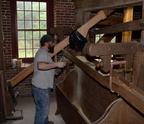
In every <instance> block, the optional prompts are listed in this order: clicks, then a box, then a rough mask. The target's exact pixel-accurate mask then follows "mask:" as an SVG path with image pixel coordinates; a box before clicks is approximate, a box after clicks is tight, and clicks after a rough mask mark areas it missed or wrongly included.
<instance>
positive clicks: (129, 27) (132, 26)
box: [94, 19, 144, 34]
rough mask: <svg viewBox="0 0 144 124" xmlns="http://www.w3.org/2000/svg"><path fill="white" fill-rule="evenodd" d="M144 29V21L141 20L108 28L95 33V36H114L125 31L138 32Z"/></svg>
mask: <svg viewBox="0 0 144 124" xmlns="http://www.w3.org/2000/svg"><path fill="white" fill-rule="evenodd" d="M143 29H144V19H139V20H135V21H131V22H127V23H121V24H117V25H113V26H107V27H105V28H101V29H99V30H96V31H94V33H95V34H103V33H106V34H112V33H119V32H123V31H137V30H143Z"/></svg>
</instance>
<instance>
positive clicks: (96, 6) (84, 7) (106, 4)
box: [74, 0, 143, 11]
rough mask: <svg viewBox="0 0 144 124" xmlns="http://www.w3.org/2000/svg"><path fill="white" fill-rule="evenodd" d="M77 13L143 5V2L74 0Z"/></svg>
mask: <svg viewBox="0 0 144 124" xmlns="http://www.w3.org/2000/svg"><path fill="white" fill-rule="evenodd" d="M74 1H75V6H76V11H98V10H103V9H110V8H113V9H115V8H124V7H128V6H136V5H142V1H143V0H89V1H87V0H74Z"/></svg>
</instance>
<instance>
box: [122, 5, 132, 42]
mask: <svg viewBox="0 0 144 124" xmlns="http://www.w3.org/2000/svg"><path fill="white" fill-rule="evenodd" d="M132 20H133V7H128V8H126V9H125V10H124V20H123V22H124V23H125V22H130V21H132ZM131 38H132V31H127V32H122V42H130V41H131Z"/></svg>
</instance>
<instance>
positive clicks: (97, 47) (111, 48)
mask: <svg viewBox="0 0 144 124" xmlns="http://www.w3.org/2000/svg"><path fill="white" fill-rule="evenodd" d="M136 46H137V43H97V44H95V43H90V44H88V43H87V44H86V45H85V46H84V48H83V52H84V53H85V54H88V55H90V56H97V55H99V56H101V55H118V54H134V53H135V51H136Z"/></svg>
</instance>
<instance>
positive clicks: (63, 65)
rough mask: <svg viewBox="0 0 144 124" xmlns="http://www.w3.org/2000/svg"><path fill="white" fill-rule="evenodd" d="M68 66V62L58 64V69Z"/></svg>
mask: <svg viewBox="0 0 144 124" xmlns="http://www.w3.org/2000/svg"><path fill="white" fill-rule="evenodd" d="M65 66H66V62H57V67H58V68H63V67H65Z"/></svg>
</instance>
